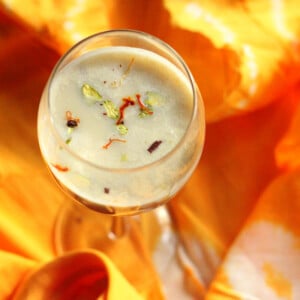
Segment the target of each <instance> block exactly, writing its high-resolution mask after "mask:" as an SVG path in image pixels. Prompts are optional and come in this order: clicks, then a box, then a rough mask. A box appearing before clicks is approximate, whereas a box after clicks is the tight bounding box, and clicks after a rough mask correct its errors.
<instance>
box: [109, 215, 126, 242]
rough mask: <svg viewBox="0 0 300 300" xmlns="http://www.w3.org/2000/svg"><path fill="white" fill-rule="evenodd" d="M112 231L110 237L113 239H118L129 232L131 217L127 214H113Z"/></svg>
mask: <svg viewBox="0 0 300 300" xmlns="http://www.w3.org/2000/svg"><path fill="white" fill-rule="evenodd" d="M111 222H112V223H111V228H110V232H109V233H108V237H109V238H110V239H111V240H116V239H119V238H121V237H123V236H124V235H125V234H127V232H128V229H129V217H127V216H113V217H112V221H111Z"/></svg>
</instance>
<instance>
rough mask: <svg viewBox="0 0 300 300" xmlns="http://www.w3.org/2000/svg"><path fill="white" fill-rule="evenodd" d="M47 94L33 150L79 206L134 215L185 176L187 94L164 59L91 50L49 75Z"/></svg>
mask: <svg viewBox="0 0 300 300" xmlns="http://www.w3.org/2000/svg"><path fill="white" fill-rule="evenodd" d="M48 89H49V90H48V93H47V94H44V95H43V97H48V104H47V105H46V104H45V103H46V101H44V102H43V101H42V102H41V106H40V110H39V114H40V116H39V124H38V133H39V140H40V146H41V150H42V153H43V156H44V158H45V160H46V161H47V163H48V165H49V167H50V169H51V171H52V173H53V174H54V176H55V178H56V179H57V180H58V181H59V182H60V183H61V185H62V186H63V187H64V188H66V189H68V190H69V191H71V192H72V193H73V194H74V195H76V196H77V197H78V198H79V199H83V201H85V200H86V201H89V202H92V203H94V204H95V206H96V205H100V206H105V207H107V208H108V209H110V208H111V210H112V211H113V209H114V207H127V206H130V207H136V209H137V210H138V208H139V207H140V206H143V205H147V204H149V205H150V204H151V203H153V202H157V203H159V202H161V201H163V200H167V199H168V198H169V197H171V196H172V195H174V194H175V193H176V192H177V190H178V189H179V188H180V187H181V185H180V183H181V181H182V182H184V181H185V180H186V176H189V175H190V173H191V172H192V171H193V168H194V167H195V166H191V164H195V161H197V159H195V156H197V155H199V151H197V147H201V145H199V143H201V142H200V139H199V138H197V136H198V134H199V124H198V123H197V122H196V123H197V124H196V125H194V126H193V127H192V128H190V122H191V120H192V118H193V117H195V116H194V115H193V114H195V113H198V110H195V109H194V108H195V107H194V105H195V102H194V97H195V95H194V93H195V91H193V90H192V88H191V85H190V82H189V81H188V79H187V78H186V77H185V76H184V75H183V73H182V72H181V71H180V70H179V69H178V68H177V67H176V66H175V65H173V64H171V63H170V62H169V61H168V60H167V59H165V58H163V57H161V56H159V55H157V54H155V53H152V52H150V51H147V50H144V49H139V48H132V47H106V48H102V49H98V50H93V51H91V52H89V53H86V54H83V55H82V56H80V57H79V58H76V59H75V60H73V61H71V62H70V63H69V64H66V65H65V66H63V67H62V68H61V69H57V70H56V71H55V76H52V77H51V80H50V82H49V83H48ZM195 111H196V112H195ZM46 112H48V113H49V114H48V113H46ZM49 115H50V117H49ZM187 129H189V133H188V135H189V136H188V138H185V139H184V137H186V135H187ZM198 150H199V149H198ZM191 167H192V168H191Z"/></svg>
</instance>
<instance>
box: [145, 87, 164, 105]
mask: <svg viewBox="0 0 300 300" xmlns="http://www.w3.org/2000/svg"><path fill="white" fill-rule="evenodd" d="M164 101H165V98H164V96H163V95H161V94H160V93H158V92H154V91H148V92H146V100H145V104H146V105H148V106H159V105H162V104H163V102H164Z"/></svg>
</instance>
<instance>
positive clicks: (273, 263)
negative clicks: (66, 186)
mask: <svg viewBox="0 0 300 300" xmlns="http://www.w3.org/2000/svg"><path fill="white" fill-rule="evenodd" d="M298 2H299V1H297V0H290V1H275V0H273V1H271V0H270V1H267V0H263V1H250V0H247V1H225V0H218V1H208V0H206V1H200V0H199V1H196V0H194V1H179V0H174V1H173V0H164V1H159V0H153V1H140V2H136V1H133V0H130V1H118V0H113V1H106V2H105V1H95V0H86V1H81V2H80V4H78V3H79V2H78V1H73V0H65V1H60V2H57V1H56V2H53V1H50V0H48V1H46V0H43V1H40V2H36V1H26V3H25V2H24V1H21V0H10V1H8V0H1V1H0V3H2V7H1V6H0V8H1V9H0V45H1V47H0V117H1V118H0V200H1V205H0V250H1V252H0V299H1V300H2V299H14V298H16V299H27V298H26V296H25V295H26V293H27V292H28V293H33V294H32V295H34V298H30V297H29V298H28V299H65V300H68V299H76V298H74V297H75V296H74V295H75V294H76V295H77V296H78V299H79V296H80V295H81V294H80V293H82V294H84V293H85V296H86V298H85V299H88V300H89V299H95V298H96V297H98V298H99V299H163V296H162V292H161V287H160V284H159V282H158V280H157V278H156V276H157V275H156V274H155V272H154V271H153V266H152V264H151V261H150V259H149V253H148V252H147V251H146V250H145V249H144V248H143V243H144V242H145V240H147V238H151V230H150V233H149V236H148V237H141V236H140V235H139V234H138V232H137V234H136V236H135V239H134V241H133V242H132V241H130V240H124V241H123V246H122V250H120V249H115V250H114V251H115V252H114V253H110V254H109V255H110V257H112V258H108V256H106V254H104V253H103V251H101V249H74V251H72V252H70V253H66V254H63V255H61V256H59V255H57V254H56V252H55V250H54V248H53V244H52V237H53V228H54V224H55V220H56V216H57V213H58V211H59V208H60V205H61V204H62V203H63V201H64V200H65V199H64V195H62V193H61V192H60V191H59V190H58V189H57V187H56V186H55V184H54V183H53V181H52V180H51V178H50V177H49V174H48V172H47V170H46V167H45V165H44V163H43V161H42V159H41V156H40V153H39V149H38V144H37V137H36V112H37V107H38V102H39V97H40V94H41V91H42V89H43V86H44V84H45V82H46V80H47V77H48V76H49V73H50V71H51V69H52V67H53V66H54V64H55V62H56V61H57V59H58V58H59V57H60V55H61V54H62V53H63V51H65V50H66V49H67V48H69V47H70V46H71V45H72V44H74V43H75V42H76V41H78V40H79V39H81V38H83V37H85V36H87V35H89V34H92V33H95V32H97V31H101V30H106V29H112V28H120V27H124V28H125V27H126V28H134V29H140V30H144V31H147V32H149V33H152V34H154V35H156V36H158V37H160V38H162V39H164V40H165V41H166V42H168V43H169V44H170V45H172V46H173V47H174V48H175V49H176V50H178V52H179V53H180V54H181V55H182V56H183V58H184V59H185V60H186V61H187V63H188V65H189V66H190V68H191V70H192V72H193V74H194V76H195V79H196V81H197V83H198V85H199V87H200V90H201V92H202V95H203V98H204V102H205V107H206V120H207V133H206V142H205V147H204V153H203V156H202V159H201V161H200V163H199V166H198V167H197V169H196V171H195V173H194V174H193V176H192V178H191V180H190V181H189V182H188V183H187V184H186V186H185V187H184V188H183V190H182V191H181V192H180V193H179V195H178V196H176V198H175V199H173V200H172V201H171V202H170V211H171V213H172V215H173V217H174V221H175V222H176V225H177V228H178V231H179V232H180V234H181V235H182V239H183V240H184V241H185V242H186V243H187V245H188V248H189V249H190V251H191V255H192V256H193V257H194V258H195V261H196V262H197V267H198V272H199V273H200V275H201V283H200V284H198V285H197V284H195V283H193V280H192V275H191V274H190V273H189V270H188V269H187V270H186V272H187V273H186V274H187V277H188V278H189V279H190V280H188V282H189V283H191V284H192V285H193V286H192V287H191V289H192V290H193V291H194V294H195V299H209V300H219V299H220V300H221V299H222V300H223V299H242V300H244V299H259V300H273V299H274V300H282V299H284V300H298V299H300V286H299V279H300V268H299V266H300V230H299V228H300V217H299V214H300V169H299V167H300V159H299V157H300V138H299V137H300V135H299V131H300V106H299V103H300V23H299V18H300V11H299V9H298V5H299V4H298ZM101 3H103V4H101ZM150 227H151V226H150ZM132 243H133V244H132ZM136 245H138V246H136ZM126 249H127V251H126ZM136 249H139V251H137V250H136ZM136 252H138V253H136ZM124 253H126V260H124V259H123V256H124ZM132 265H134V266H136V268H135V269H132V268H130V266H132ZM89 270H91V273H90V272H89ZM87 272H88V273H89V274H88V275H87ZM72 282H73V283H74V284H72ZM61 285H63V286H64V287H67V288H61ZM87 287H91V288H89V289H88V292H86V290H87ZM55 293H56V294H55ZM64 293H65V294H64ZM37 295H38V296H37ZM29 296H30V295H29ZM18 297H19V298H18ZM32 297H33V296H32ZM38 297H40V298H38ZM47 297H48V298H47ZM55 297H56V298H55ZM72 297H73V298H72ZM175 300H176V299H175ZM179 300H180V299H179Z"/></svg>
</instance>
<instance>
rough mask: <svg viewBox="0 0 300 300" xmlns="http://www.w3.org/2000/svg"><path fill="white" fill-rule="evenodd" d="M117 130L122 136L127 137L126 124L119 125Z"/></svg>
mask: <svg viewBox="0 0 300 300" xmlns="http://www.w3.org/2000/svg"><path fill="white" fill-rule="evenodd" d="M117 130H118V131H119V133H120V134H121V135H125V134H127V132H128V128H127V127H126V126H125V125H124V124H119V125H117Z"/></svg>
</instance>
